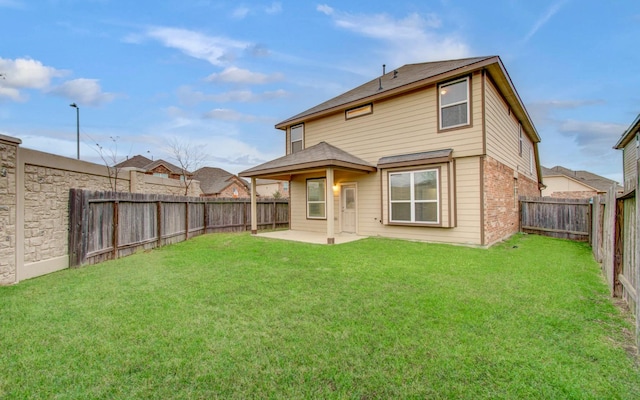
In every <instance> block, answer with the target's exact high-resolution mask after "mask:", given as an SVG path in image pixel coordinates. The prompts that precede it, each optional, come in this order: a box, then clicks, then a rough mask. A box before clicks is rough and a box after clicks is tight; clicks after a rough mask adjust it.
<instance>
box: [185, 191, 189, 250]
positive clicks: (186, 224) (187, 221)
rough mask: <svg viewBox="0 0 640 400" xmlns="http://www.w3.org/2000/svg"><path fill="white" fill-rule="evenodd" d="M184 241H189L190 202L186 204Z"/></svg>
mask: <svg viewBox="0 0 640 400" xmlns="http://www.w3.org/2000/svg"><path fill="white" fill-rule="evenodd" d="M184 207H185V209H184V240H189V200H187V201H185V202H184Z"/></svg>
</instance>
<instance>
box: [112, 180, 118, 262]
mask: <svg viewBox="0 0 640 400" xmlns="http://www.w3.org/2000/svg"><path fill="white" fill-rule="evenodd" d="M114 194H115V193H114ZM118 204H119V203H118V199H114V201H113V259H114V260H115V259H117V258H118V236H119V225H118Z"/></svg>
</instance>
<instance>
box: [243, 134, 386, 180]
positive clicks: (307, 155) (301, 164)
mask: <svg viewBox="0 0 640 400" xmlns="http://www.w3.org/2000/svg"><path fill="white" fill-rule="evenodd" d="M332 166H333V167H345V168H352V169H359V170H363V171H375V170H376V167H375V166H373V165H371V164H370V163H368V162H366V161H364V160H362V159H361V158H358V157H356V156H354V155H352V154H349V153H347V152H346V151H344V150H342V149H339V148H337V147H335V146H332V145H330V144H329V143H326V142H320V143H318V144H316V145H314V146H311V147H307V148H306V149H304V150H300V151H298V152H296V153H293V154H289V155H286V156H283V157H280V158H276V159H275V160H271V161H269V162H266V163H264V164H260V165H258V166H255V167H253V168H249V169H247V170H244V171H242V172H240V174H239V175H240V176H258V175H261V174H266V173H270V172H284V171H286V170H289V171H291V170H295V169H308V168H316V167H332Z"/></svg>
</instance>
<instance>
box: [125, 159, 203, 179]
mask: <svg viewBox="0 0 640 400" xmlns="http://www.w3.org/2000/svg"><path fill="white" fill-rule="evenodd" d="M160 165H164V166H165V167H166V168H167V169H168V170H169V171H171V172H172V173H174V174H182V168H180V167H178V166H177V165H174V164H171V163H170V162H168V161H165V160H163V159H157V160H155V161H152V160H149V159H148V158H147V157H145V156H141V155H139V154H138V155H136V156H133V157H131V158H129V159H127V160H125V161H122V162H120V163H118V164H116V165H115V167H117V168H126V167H133V168H140V169H143V170H145V171H150V170H152V169H154V168H156V167H158V166H160ZM189 174H191V173H190V172H189V171H187V175H189Z"/></svg>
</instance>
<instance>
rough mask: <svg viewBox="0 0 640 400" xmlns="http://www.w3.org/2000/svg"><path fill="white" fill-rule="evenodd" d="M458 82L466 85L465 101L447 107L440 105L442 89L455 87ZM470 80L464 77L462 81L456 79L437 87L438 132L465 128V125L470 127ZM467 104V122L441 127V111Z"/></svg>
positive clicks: (442, 119)
mask: <svg viewBox="0 0 640 400" xmlns="http://www.w3.org/2000/svg"><path fill="white" fill-rule="evenodd" d="M460 82H466V84H467V98H466V99H465V100H462V101H458V102H455V103H451V104H447V105H443V104H442V95H443V93H442V91H443V89H444V88H446V87H447V86H453V85H456V84H458V83H460ZM470 82H471V81H470V80H469V77H468V76H467V77H464V78H462V79H456V80H455V81H450V82H446V83H442V84H440V85H438V113H439V114H438V116H439V126H440V130H444V129H451V128H458V127H460V126H467V125H471V102H470V101H469V99H470V90H471V88H470V86H471V85H470ZM464 103H466V104H467V121H466V122H464V123H462V124H457V125H450V126H443V125H442V124H443V121H444V118H442V110H443V109H445V108H449V107H453V106H457V105H460V104H464Z"/></svg>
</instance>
